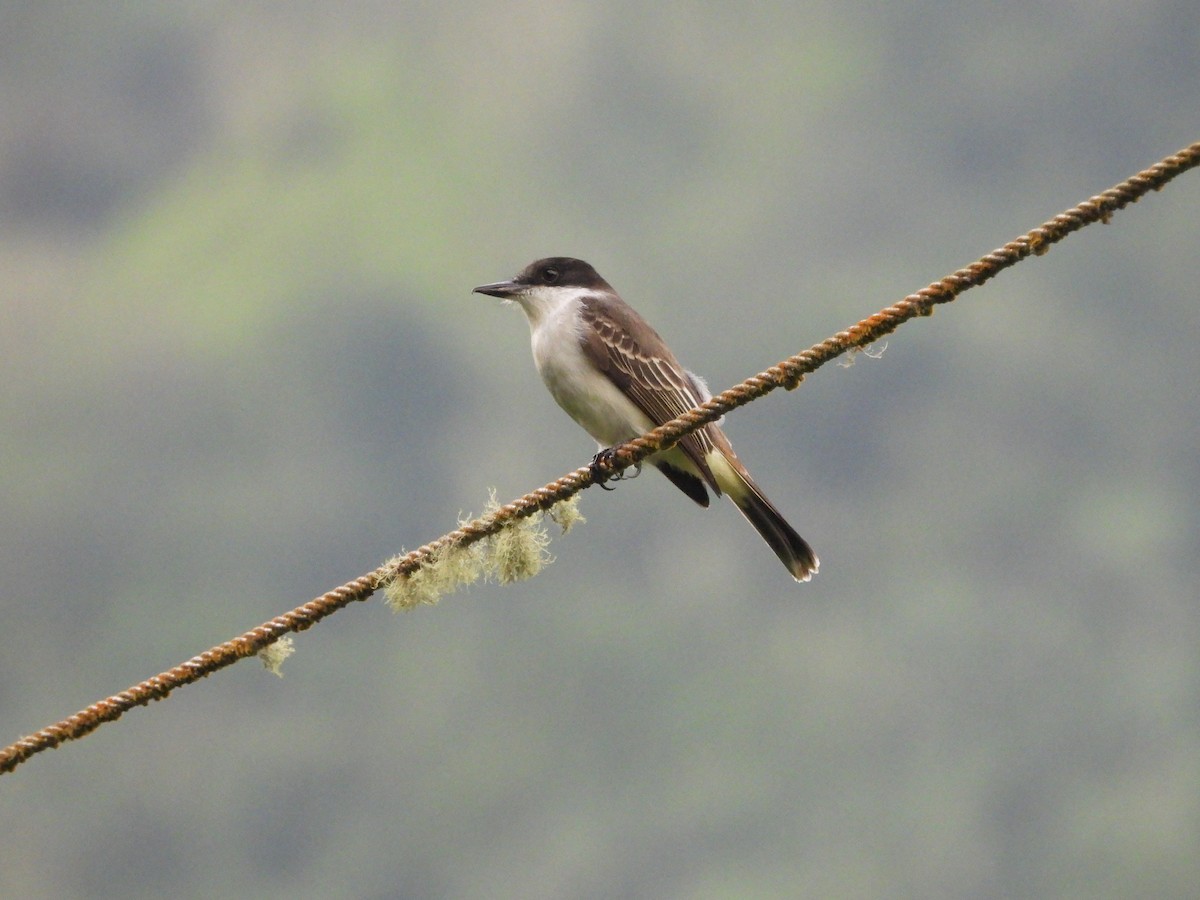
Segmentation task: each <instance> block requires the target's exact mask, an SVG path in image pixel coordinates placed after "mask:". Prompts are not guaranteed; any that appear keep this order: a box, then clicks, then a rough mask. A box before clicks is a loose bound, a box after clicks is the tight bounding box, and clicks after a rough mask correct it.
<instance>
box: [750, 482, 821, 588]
mask: <svg viewBox="0 0 1200 900" xmlns="http://www.w3.org/2000/svg"><path fill="white" fill-rule="evenodd" d="M742 480H743V481H744V482H745V484H746V487H747V488H749V490H747V491H745V492H744V493H742V495H741V496H740V497H739V496H734V495H733V493H732V492H730V497H729V499H731V500H732V501H733V502H734V504H735V505H736V506H737V508H738V510H739V511H740V512H741V514H742V515H743V516H745V517H746V521H747V522H749V523H750V524H751V525H753V526H754V530H755V531H757V532H758V533H759V534H760V535H762V539H763V540H764V541H766V542H767V546H768V547H770V548H771V549H772V550H774V551H775V555H776V556H778V557H779V559H780V561H781V562H782V563H783V564H784V566H785V567H787V570H788V571H789V572H791V573H792V577H793V578H795V579H796V580H797V581H808V580H809V579H810V578H812V577H813V575H815V574H816V573H817V569H818V568H820V566H821V561H820V560H819V559H817V554H815V553H813V550H812V547H810V546H808V542H807V541H805V540H804V538H802V537H800V535H798V534H797V533H796V529H794V528H792V526H791V525H789V524H788V523H787V520H786V519H784V517H783V516H782V515H780V513H779V510H777V509H776V508H775V507H774V506H773V505H772V504H771V501H770V500H768V499H767V498H766V497H764V496H763V493H762V491H760V490H759V489H758V485H756V484H754V482H752V481H750V480H749V479H747V478H743V479H742Z"/></svg>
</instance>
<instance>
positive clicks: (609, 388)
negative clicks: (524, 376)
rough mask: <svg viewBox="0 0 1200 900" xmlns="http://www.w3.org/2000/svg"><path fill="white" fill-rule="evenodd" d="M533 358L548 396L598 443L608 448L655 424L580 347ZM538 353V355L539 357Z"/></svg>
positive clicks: (535, 355)
mask: <svg viewBox="0 0 1200 900" xmlns="http://www.w3.org/2000/svg"><path fill="white" fill-rule="evenodd" d="M571 350H572V351H574V352H569V353H561V352H559V353H557V354H554V355H553V356H550V355H549V354H538V353H537V352H536V350H535V353H534V357H535V361H536V362H537V367H538V372H539V373H540V374H541V376H542V381H544V382H545V384H546V387H547V388H548V389H549V391H550V394H551V396H553V397H554V399H555V401H556V402H557V403H558V405H559V406H561V407H562V408H563V409H564V410H566V412H567V415H569V416H570V417H571V418H572V419H574V420H575V421H576V422H578V423H579V424H580V425H581V426H583V429H584V430H585V431H587V433H588V434H590V435H591V436H592V437H594V438H595V439H596V440H597V441H599V442H600V445H601V446H603V447H611V446H613V445H614V444H619V443H622V442H623V441H627V440H629V439H630V438H633V437H637V436H638V435H641V434H644V433H645V432H647V431H649V430H650V429H651V428H653V427H654V423H653V422H651V421H650V419H649V417H648V416H646V414H645V413H643V412H642V411H641V410H640V409H638V408H637V406H635V405H634V403H633V401H631V400H630V399H629V398H627V397H626V396H625V395H624V394H623V393H621V391H620V390H619V389H618V388H617V387H616V385H614V384H613V383H612V382H611V381H609V380H608V378H607V377H606V376H605V375H603V374H602V373H601V372H598V371H597V370H596V369H595V368H594V367H593V366H592V365H591V363H590V362H589V361H588V360H587V359H586V358H585V357H584V355H583V352H582V350H578V349H576V347H574V346H573V347H571ZM539 356H541V358H538V357H539Z"/></svg>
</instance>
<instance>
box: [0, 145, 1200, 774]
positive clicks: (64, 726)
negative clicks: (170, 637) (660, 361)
mask: <svg viewBox="0 0 1200 900" xmlns="http://www.w3.org/2000/svg"><path fill="white" fill-rule="evenodd" d="M1197 165H1200V142H1197V143H1195V144H1192V145H1191V146H1189V147H1186V148H1184V149H1183V150H1180V151H1179V152H1178V153H1174V154H1172V155H1171V156H1168V157H1166V158H1165V159H1163V160H1161V161H1160V162H1158V163H1155V164H1154V165H1153V166H1150V167H1149V168H1148V169H1144V170H1143V171H1141V172H1139V173H1138V174H1136V175H1134V176H1133V177H1132V178H1129V179H1128V180H1126V181H1123V182H1121V183H1120V184H1118V185H1116V186H1115V187H1112V188H1109V189H1108V190H1107V191H1104V192H1103V193H1101V194H1097V195H1096V196H1094V197H1091V198H1090V199H1088V200H1085V201H1084V202H1083V203H1080V204H1079V205H1078V206H1076V207H1074V208H1073V209H1069V210H1067V211H1066V212H1063V213H1060V214H1058V215H1057V216H1055V217H1054V218H1053V219H1050V220H1049V221H1048V222H1045V223H1043V224H1042V225H1039V226H1038V227H1037V228H1034V229H1033V230H1032V231H1030V232H1028V233H1027V234H1024V235H1022V236H1021V237H1019V238H1017V239H1016V240H1014V241H1010V242H1009V243H1007V244H1005V245H1004V246H1003V247H1001V248H1000V249H998V250H994V251H992V252H991V253H989V254H987V255H986V256H984V257H983V258H981V259H979V260H977V261H976V262H973V263H971V265H969V266H966V267H965V268H962V269H959V270H958V271H956V272H954V273H953V274H951V275H947V276H946V277H945V278H943V279H941V280H940V281H935V282H933V283H932V284H930V285H929V286H927V287H925V288H923V289H922V290H920V291H917V292H916V293H915V294H909V295H908V296H907V297H905V298H904V299H902V300H900V301H899V302H897V303H895V304H894V305H892V306H889V307H887V308H886V309H883V310H880V311H879V312H877V313H875V314H874V315H873V316H868V317H867V318H865V319H863V320H862V321H861V322H859V323H858V324H856V325H854V326H853V327H852V328H849V329H848V330H846V331H841V332H838V333H837V334H835V335H834V336H833V337H831V338H828V339H827V340H824V341H822V342H821V343H819V344H816V345H814V346H812V347H810V348H809V349H808V350H805V351H803V352H801V353H797V354H796V355H795V356H791V357H788V358H787V359H785V360H783V361H782V362H781V363H779V364H778V365H774V366H771V368H769V369H767V370H766V371H764V372H760V373H759V374H757V375H754V376H752V377H750V378H747V379H746V380H745V381H743V382H742V383H741V384H738V385H735V386H734V387H731V388H729V389H728V390H725V391H722V392H721V393H720V394H717V395H716V396H715V397H713V398H712V399H711V400H709V401H707V402H706V403H703V404H701V405H700V406H698V407H696V408H695V409H693V410H691V411H690V412H687V413H685V414H684V415H682V416H679V417H678V418H676V419H672V420H671V421H670V422H667V423H665V424H663V425H660V426H659V427H658V428H655V429H654V430H653V431H650V432H648V433H647V434H645V435H643V436H642V437H639V438H635V439H634V440H631V441H628V442H627V443H625V444H622V445H621V446H620V447H617V448H615V451H614V453H613V454H612V456H611V457H610V458H609V460H608V462H607V464H602V465H601V466H600V467H599V468H598V470H597V473H596V474H598V475H600V476H601V477H606V476H608V475H611V474H615V473H616V472H617V471H619V470H621V469H624V468H626V467H628V466H631V465H633V464H634V463H636V462H638V461H640V460H643V459H645V458H646V457H647V456H650V455H651V454H653V453H657V452H658V451H660V450H663V449H666V448H668V447H671V446H673V445H674V444H676V443H677V442H678V441H679V440H680V439H681V438H682V437H684V436H685V435H688V434H690V433H691V432H693V431H695V430H696V429H698V428H701V427H703V426H704V425H706V424H708V423H709V422H714V421H716V420H717V419H719V418H720V417H721V416H723V415H725V414H726V413H728V412H731V411H732V410H734V409H737V408H738V407H739V406H744V405H746V404H747V403H750V402H751V401H753V400H757V399H758V398H759V397H762V396H765V395H766V394H769V393H770V392H771V391H773V390H775V389H776V388H780V387H782V388H786V389H788V390H792V389H794V388H796V387H797V386H799V384H800V382H801V381H803V380H804V378H805V376H807V375H808V374H810V373H811V372H814V371H816V370H817V369H819V368H820V367H821V366H823V365H825V364H826V363H827V362H829V361H830V360H833V359H836V358H837V357H838V356H841V355H842V354H844V353H847V352H849V351H851V350H854V349H861V348H864V347H867V346H869V345H870V344H873V343H875V342H876V341H878V340H879V339H880V338H882V337H884V336H885V335H888V334H891V333H892V332H893V331H895V330H896V329H897V328H899V327H900V325H902V324H903V323H904V322H907V321H908V320H909V319H912V318H914V317H916V316H927V315H931V314H932V313H933V307H934V306H936V305H937V304H939V303H949V302H950V301H951V300H953V299H954V298H955V297H957V296H958V295H959V294H961V293H962V292H963V291H965V290H968V289H969V288H972V287H977V286H979V285H981V284H983V283H984V282H986V281H988V280H990V279H991V278H994V277H995V276H996V275H997V274H999V273H1000V272H1002V271H1003V270H1004V269H1007V268H1009V267H1010V266H1012V265H1015V264H1016V263H1018V262H1020V261H1021V260H1022V259H1025V258H1026V257H1027V256H1030V255H1033V254H1037V255H1039V256H1040V255H1041V254H1043V253H1045V252H1046V251H1047V250H1049V249H1050V247H1051V246H1052V245H1054V244H1056V243H1058V242H1059V241H1061V240H1062V239H1063V238H1065V237H1066V236H1067V235H1069V234H1071V233H1072V232H1075V231H1078V230H1079V229H1081V228H1083V227H1084V226H1086V225H1090V224H1092V223H1093V222H1108V220H1109V219H1110V218H1111V217H1112V214H1113V213H1114V212H1116V211H1117V210H1120V209H1122V208H1124V207H1125V206H1127V205H1128V204H1130V203H1134V202H1136V201H1137V200H1139V199H1140V198H1142V197H1143V196H1145V195H1146V194H1148V193H1149V192H1150V191H1156V190H1159V189H1160V188H1162V187H1163V186H1164V185H1165V184H1167V183H1168V182H1169V181H1171V180H1172V179H1173V178H1175V177H1176V176H1178V175H1181V174H1182V173H1184V172H1186V171H1187V170H1189V169H1192V168H1194V167H1195V166H1197ZM594 479H595V476H594V474H593V468H592V467H591V466H585V467H583V468H579V469H576V470H575V471H574V472H570V473H568V474H567V475H564V476H563V477H562V478H559V479H558V480H557V481H552V482H550V483H549V484H546V485H544V486H543V487H540V488H538V489H537V490H536V491H532V492H530V493H528V494H526V495H525V496H524V497H521V498H519V499H517V500H514V501H513V502H511V503H508V504H506V505H505V506H502V507H500V508H499V509H498V510H496V511H495V512H493V513H491V514H489V515H487V516H483V517H480V518H478V519H475V520H474V521H472V522H469V523H467V524H465V525H463V526H461V527H460V528H457V529H455V530H454V531H451V532H449V533H447V534H445V535H443V536H442V537H440V538H438V539H437V540H436V541H432V542H430V543H428V544H425V545H424V546H423V547H419V548H417V549H416V550H413V551H412V552H411V553H408V554H407V555H405V556H403V557H401V558H399V559H398V560H395V561H393V562H392V563H390V564H388V565H386V566H381V567H380V568H378V569H376V570H375V571H374V572H370V573H368V574H366V575H362V576H360V577H359V578H356V579H354V580H353V581H350V582H347V583H346V584H343V585H342V586H341V587H338V588H334V589H333V590H331V591H329V592H328V593H326V594H323V595H321V596H320V597H317V598H316V599H315V600H310V601H309V602H308V603H305V604H304V605H303V606H299V607H297V608H296V609H293V610H292V611H291V612H288V613H284V614H283V615H280V616H277V617H275V618H274V619H271V620H270V621H269V622H264V623H263V624H262V625H259V626H258V627H257V628H254V629H251V630H250V631H247V632H246V633H245V634H242V635H240V636H239V637H236V638H234V639H233V640H230V641H226V642H225V643H223V644H220V645H218V646H216V647H213V648H212V649H210V650H206V651H205V652H204V653H201V654H200V655H199V656H194V657H192V658H191V659H189V660H188V661H187V662H185V663H183V664H182V665H178V666H176V667H174V668H172V669H168V670H167V671H166V672H163V673H161V674H159V675H155V676H154V677H153V678H148V679H146V680H145V681H143V682H141V683H140V684H136V685H134V686H133V687H131V688H129V689H128V690H124V691H122V692H121V693H119V694H114V695H113V696H111V697H107V698H105V699H104V700H101V701H99V702H97V703H93V704H92V705H91V706H89V707H87V708H86V709H83V710H80V711H79V712H77V713H75V714H74V715H73V716H69V717H68V718H66V719H63V720H62V721H61V722H58V723H56V724H54V725H50V726H48V727H46V728H43V729H41V730H40V731H38V732H36V733H34V734H31V735H28V736H26V737H23V738H21V739H20V740H18V741H16V742H15V743H13V744H10V745H9V746H7V747H5V748H3V749H2V750H0V774H4V773H6V772H11V771H13V770H14V769H15V768H16V767H17V766H18V765H20V764H21V763H23V762H24V761H25V760H27V759H29V758H30V757H32V756H33V755H35V754H37V753H40V752H41V751H43V750H49V749H52V748H54V747H57V746H58V745H59V744H62V743H64V742H65V741H71V740H77V739H78V738H81V737H84V736H85V735H88V734H90V733H91V732H93V731H95V730H96V729H97V728H99V727H100V726H101V725H103V724H104V723H105V722H112V721H115V720H116V719H118V718H120V717H121V715H123V714H124V713H125V712H127V711H128V710H130V709H132V708H133V707H135V706H146V705H148V704H149V703H150V702H151V701H153V700H162V699H163V698H164V697H166V696H167V695H168V694H170V693H171V692H172V691H174V690H175V689H176V688H180V687H183V686H184V685H187V684H191V683H192V682H194V681H198V680H199V679H201V678H206V677H207V676H209V675H211V674H212V673H214V672H216V671H218V670H220V669H223V668H225V667H226V666H229V665H232V664H233V663H235V662H237V661H238V660H240V659H244V658H245V657H247V656H253V655H255V654H257V653H258V652H259V651H260V650H262V649H263V648H264V647H267V646H269V645H270V644H272V643H274V642H275V641H277V640H279V638H281V637H283V636H284V635H286V634H288V633H290V632H293V631H305V630H307V629H309V628H311V627H312V626H313V625H315V624H316V623H317V622H319V621H321V619H324V618H325V617H326V616H329V615H332V614H333V613H335V612H337V611H338V610H340V609H342V608H343V607H345V606H349V605H350V604H351V603H354V602H356V601H360V600H366V599H367V598H368V597H370V596H371V595H372V594H373V593H375V591H376V590H378V589H379V588H380V587H381V586H383V585H385V584H387V583H388V582H389V581H391V580H393V579H395V578H399V577H404V576H406V575H409V574H411V573H413V572H415V571H416V570H417V569H419V568H421V567H422V566H424V565H425V564H426V563H427V562H429V561H430V559H431V558H432V557H433V555H434V553H435V552H437V551H438V550H439V549H441V548H442V547H444V546H446V545H449V544H459V545H461V546H467V545H469V544H473V543H475V542H476V541H479V540H482V539H484V538H486V537H488V536H490V535H493V534H495V533H496V532H498V531H500V530H501V529H502V528H505V527H506V526H507V525H509V524H511V523H512V522H514V521H516V520H517V519H521V518H525V517H527V516H530V515H532V514H534V513H535V512H538V511H541V510H546V509H549V508H550V507H551V506H553V505H554V504H555V503H557V502H559V501H560V500H565V499H567V498H568V497H571V496H573V495H574V494H577V493H578V492H579V491H581V490H583V489H584V488H586V487H588V486H590V485H591V484H593V483H594Z"/></svg>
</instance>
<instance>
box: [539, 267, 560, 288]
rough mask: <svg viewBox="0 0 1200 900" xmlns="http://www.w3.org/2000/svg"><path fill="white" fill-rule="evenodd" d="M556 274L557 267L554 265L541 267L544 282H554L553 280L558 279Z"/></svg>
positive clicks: (557, 273)
mask: <svg viewBox="0 0 1200 900" xmlns="http://www.w3.org/2000/svg"><path fill="white" fill-rule="evenodd" d="M558 275H559V272H558V269H556V268H554V266H546V268H544V269H542V281H544V282H546V284H554V282H556V281H558Z"/></svg>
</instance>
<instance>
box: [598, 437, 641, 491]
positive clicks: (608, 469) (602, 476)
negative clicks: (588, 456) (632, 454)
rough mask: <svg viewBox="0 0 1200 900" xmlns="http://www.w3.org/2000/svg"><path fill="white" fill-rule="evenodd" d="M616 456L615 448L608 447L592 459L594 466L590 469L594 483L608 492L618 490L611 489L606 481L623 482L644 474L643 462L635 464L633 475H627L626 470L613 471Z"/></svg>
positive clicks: (639, 461)
mask: <svg viewBox="0 0 1200 900" xmlns="http://www.w3.org/2000/svg"><path fill="white" fill-rule="evenodd" d="M615 456H616V454H615V452H614V451H613V448H612V447H608V448H607V449H604V450H601V451H600V452H599V453H597V454H596V455H595V456H593V457H592V464H591V466H590V467H589V468H590V469H591V473H592V482H593V483H594V484H598V485H600V487H602V488H604V490H606V491H613V490H616V488H610V487H609V486H608V485H607V484H605V482H606V481H623V480H624V479H626V478H637V477H638V476H639V475H641V474H642V462H641V460H638V461H637V462H636V463H634V464H633V474H632V475H626V474H625V470H624V469H618V470H616V471H613V467H614V465H615V462H614V459H615Z"/></svg>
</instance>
